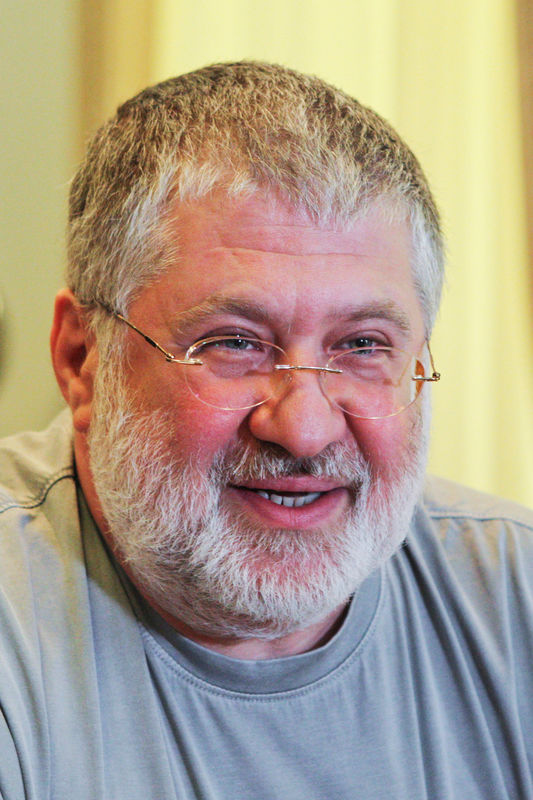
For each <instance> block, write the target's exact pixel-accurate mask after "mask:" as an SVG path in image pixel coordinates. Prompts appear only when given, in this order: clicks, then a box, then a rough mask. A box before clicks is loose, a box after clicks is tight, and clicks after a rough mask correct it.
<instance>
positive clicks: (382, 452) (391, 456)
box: [348, 409, 419, 474]
mask: <svg viewBox="0 0 533 800" xmlns="http://www.w3.org/2000/svg"><path fill="white" fill-rule="evenodd" d="M418 420H419V412H418V410H417V411H415V410H413V411H411V410H409V409H408V410H407V411H404V412H403V413H401V414H398V415H397V416H396V417H389V418H386V419H376V420H372V419H364V420H362V419H356V418H355V417H352V418H351V419H350V421H349V423H348V425H349V427H350V430H351V432H352V435H353V437H354V439H355V441H356V443H357V446H358V448H359V450H360V451H361V453H362V454H363V456H364V458H365V460H366V461H367V462H368V463H369V464H370V465H371V467H372V469H373V470H374V471H375V472H376V473H377V474H386V473H387V472H388V471H389V470H390V469H391V468H394V467H395V466H397V465H398V462H399V461H401V460H404V459H405V457H406V454H407V453H408V452H409V451H411V450H412V448H413V446H415V445H416V442H417V436H418V427H419V426H418Z"/></svg>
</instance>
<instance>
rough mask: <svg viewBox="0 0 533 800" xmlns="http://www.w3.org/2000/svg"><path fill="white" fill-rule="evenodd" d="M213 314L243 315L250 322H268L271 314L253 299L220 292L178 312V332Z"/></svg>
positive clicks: (199, 322)
mask: <svg viewBox="0 0 533 800" xmlns="http://www.w3.org/2000/svg"><path fill="white" fill-rule="evenodd" d="M215 314H233V315H235V316H237V317H244V318H246V319H249V320H251V321H252V322H263V323H265V322H268V320H269V319H272V314H271V313H270V312H269V311H268V310H267V308H266V306H265V305H263V304H262V303H258V302H256V301H253V300H244V299H241V298H236V297H227V296H226V295H222V294H213V295H211V296H210V297H208V298H206V299H205V300H204V301H203V302H202V303H199V304H198V305H197V306H193V307H192V308H189V309H187V311H182V312H180V313H179V314H178V315H177V317H176V319H175V323H174V324H175V326H176V330H177V332H178V333H185V332H187V331H188V330H190V329H191V328H194V327H195V326H196V325H200V324H201V323H202V322H205V321H206V320H208V319H210V318H211V317H213V316H214V315H215Z"/></svg>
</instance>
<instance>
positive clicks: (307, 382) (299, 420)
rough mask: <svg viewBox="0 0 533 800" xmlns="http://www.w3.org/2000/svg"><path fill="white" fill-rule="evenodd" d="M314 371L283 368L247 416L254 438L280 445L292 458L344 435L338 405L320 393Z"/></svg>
mask: <svg viewBox="0 0 533 800" xmlns="http://www.w3.org/2000/svg"><path fill="white" fill-rule="evenodd" d="M318 377H319V375H318V372H317V371H316V370H309V372H307V371H303V370H302V371H293V372H289V371H287V378H284V380H283V382H282V385H281V386H279V387H278V390H277V391H276V393H275V394H274V395H273V396H272V397H271V398H270V399H269V400H267V401H266V402H265V403H263V404H262V405H260V406H257V407H256V408H254V409H252V410H251V412H250V415H249V418H248V425H249V428H250V431H251V433H252V435H253V436H255V438H256V439H260V440H261V441H268V442H272V443H275V444H278V445H280V446H281V447H283V448H284V449H285V450H286V451H287V452H289V453H291V455H293V456H294V457H295V458H308V457H312V456H314V455H317V454H318V453H320V452H322V450H324V448H325V447H327V445H328V444H331V443H332V442H336V441H340V440H341V439H342V438H344V436H345V432H346V420H345V417H344V414H343V412H342V411H341V409H340V408H338V407H337V406H335V405H334V404H333V403H332V402H331V401H330V400H329V399H328V397H327V396H326V395H325V394H324V392H323V389H322V386H321V384H320V382H319V380H318Z"/></svg>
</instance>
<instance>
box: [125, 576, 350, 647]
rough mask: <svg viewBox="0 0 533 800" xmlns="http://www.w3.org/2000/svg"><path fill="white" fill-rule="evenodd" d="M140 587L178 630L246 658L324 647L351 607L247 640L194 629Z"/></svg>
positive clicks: (160, 613)
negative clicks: (301, 625)
mask: <svg viewBox="0 0 533 800" xmlns="http://www.w3.org/2000/svg"><path fill="white" fill-rule="evenodd" d="M130 577H131V576H130ZM137 589H139V590H140V591H141V594H143V597H144V598H145V600H146V601H147V602H148V603H149V604H150V605H151V606H152V608H154V609H155V610H156V611H157V613H158V614H159V615H160V616H161V617H162V618H163V619H164V620H165V621H166V622H167V623H168V624H169V625H171V626H172V627H173V628H174V629H175V630H176V631H178V633H180V634H182V635H183V636H186V637H187V638H188V639H191V640H192V641H193V642H196V643H197V644H200V645H202V647H206V648H208V649H209V650H213V651H214V652H216V653H220V654H221V655H224V656H229V657H230V658H238V659H242V660H247V661H263V660H267V659H274V658H285V657H288V656H295V655H299V654H300V653H307V652H309V651H311V650H315V649H316V648H318V647H322V646H323V645H325V644H326V643H327V642H328V641H329V640H330V639H331V638H332V637H333V636H334V635H335V634H336V633H337V631H338V630H339V628H340V627H341V625H342V622H343V620H344V617H345V615H346V611H347V608H348V605H347V604H343V605H341V606H338V607H337V608H335V609H334V610H333V611H332V612H330V614H328V615H327V616H326V617H324V618H323V619H321V620H320V621H319V622H316V623H313V624H312V625H309V626H308V627H306V628H302V629H301V630H297V631H293V633H289V634H287V635H286V636H281V637H279V638H278V639H254V638H253V637H249V638H246V639H239V638H237V637H235V638H219V637H215V636H210V635H209V634H204V633H199V632H198V631H195V630H194V629H193V628H191V627H190V626H189V625H186V624H185V623H184V622H182V621H181V620H179V619H177V618H176V617H174V616H172V615H171V614H169V613H168V612H167V611H164V610H163V609H162V608H160V607H159V606H158V605H157V603H154V602H153V600H151V599H150V598H149V597H147V596H146V595H145V594H144V593H143V592H142V589H140V587H139V586H137Z"/></svg>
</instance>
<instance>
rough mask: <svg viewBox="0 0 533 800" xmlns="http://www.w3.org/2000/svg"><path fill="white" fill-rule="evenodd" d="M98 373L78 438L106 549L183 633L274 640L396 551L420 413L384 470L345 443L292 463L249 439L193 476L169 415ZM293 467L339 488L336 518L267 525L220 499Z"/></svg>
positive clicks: (334, 602) (421, 455) (406, 511)
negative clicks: (307, 525) (86, 454)
mask: <svg viewBox="0 0 533 800" xmlns="http://www.w3.org/2000/svg"><path fill="white" fill-rule="evenodd" d="M103 372H104V370H103ZM105 373H107V374H106V375H101V376H100V375H99V376H98V378H97V384H96V391H95V402H94V406H93V417H92V421H91V429H90V436H89V446H90V456H91V470H92V474H93V480H94V484H95V488H96V492H97V494H98V498H99V500H100V503H101V505H102V509H103V513H104V516H105V518H106V522H107V524H108V527H109V531H110V534H111V538H112V541H113V544H114V547H115V549H116V552H117V555H118V557H119V559H120V560H121V561H122V563H123V564H124V565H125V566H126V568H127V569H128V571H129V572H130V574H131V575H132V576H133V578H134V581H135V583H136V584H137V585H138V587H139V588H140V589H141V591H142V592H143V594H144V595H145V596H147V597H148V598H149V599H151V600H152V601H153V602H155V603H156V604H157V605H158V606H159V607H160V608H161V609H162V610H163V611H165V612H167V613H169V614H170V615H171V616H173V617H175V618H177V619H178V620H181V621H182V622H184V623H185V624H187V625H188V626H189V627H190V628H192V629H193V630H195V631H197V632H199V633H204V634H209V635H211V636H219V637H235V636H236V637H242V638H244V637H252V636H253V637H256V638H264V639H273V638H278V637H280V636H283V635H286V634H288V633H291V632H292V631H295V630H297V629H300V628H304V627H306V626H308V625H311V624H312V623H313V622H315V621H318V620H320V619H321V618H324V617H325V616H326V615H327V614H328V613H329V612H331V611H332V610H333V609H335V608H336V607H337V606H339V605H340V604H342V603H344V602H346V601H347V600H348V598H349V597H350V595H351V594H353V593H354V592H355V591H356V589H357V588H358V586H360V584H361V583H362V582H363V581H364V580H365V578H366V577H368V575H369V574H370V573H371V572H372V571H374V570H375V569H376V568H377V567H379V566H380V565H381V564H382V563H383V562H384V561H385V560H387V559H388V558H389V557H390V556H391V555H392V554H393V553H394V552H395V551H396V550H397V549H398V548H399V547H400V545H401V543H402V541H403V540H404V538H405V535H406V533H407V530H408V527H409V523H410V519H411V516H412V513H413V509H414V506H415V503H416V500H417V498H418V495H419V492H420V488H421V483H422V480H423V475H424V472H425V456H426V450H427V444H426V442H427V427H428V425H427V421H428V419H429V409H426V412H427V413H425V414H422V415H421V417H420V418H418V420H417V421H416V423H415V425H414V430H413V437H412V439H413V440H414V441H415V442H417V444H416V446H415V445H409V446H408V447H406V449H405V452H404V453H403V454H402V459H401V463H397V464H396V465H395V466H394V467H391V468H390V469H388V470H387V475H373V474H372V472H371V469H370V467H369V465H368V463H367V462H366V461H365V460H364V458H363V456H362V455H361V453H360V452H359V450H358V449H357V447H356V446H355V444H354V447H353V448H348V447H346V446H345V445H340V444H332V445H330V446H328V448H326V450H324V451H323V452H322V453H320V454H319V455H318V456H316V457H314V458H312V459H294V458H292V457H291V456H290V455H289V454H287V453H286V452H285V451H284V450H283V449H282V448H279V447H277V446H275V445H270V444H268V443H262V442H257V441H253V442H252V441H250V442H241V443H239V445H238V446H237V447H235V448H232V449H231V450H229V451H226V452H224V453H221V454H219V455H218V457H217V458H216V459H215V461H214V463H213V465H212V466H211V468H210V469H209V470H207V471H206V472H202V471H201V470H199V469H198V468H197V467H196V466H195V465H194V464H192V463H190V462H188V461H184V460H182V459H181V458H180V455H179V453H178V454H176V453H173V451H172V443H173V441H175V439H174V435H173V432H174V431H175V430H176V428H177V427H178V423H177V422H176V419H175V415H173V413H172V412H169V411H167V410H164V409H161V410H158V411H157V412H152V413H149V414H143V413H140V412H138V411H136V410H133V409H132V408H131V406H130V403H129V401H128V399H127V397H126V392H125V390H124V389H123V382H122V380H121V379H120V377H118V376H119V371H118V370H116V369H115V370H114V371H112V372H111V370H110V369H109V367H108V365H106V368H105ZM110 383H111V384H114V385H113V386H110ZM110 398H113V400H110ZM295 474H298V475H301V474H309V475H313V476H315V477H331V478H334V479H338V480H339V482H340V483H342V484H344V485H348V486H349V493H350V502H349V510H348V511H347V512H346V513H345V515H344V518H343V519H342V520H341V521H338V522H337V524H336V525H335V526H327V527H325V528H324V529H323V530H322V529H315V530H311V531H309V530H305V531H298V530H296V531H295V530H284V529H279V530H273V529H272V528H267V527H263V526H260V525H256V524H254V523H253V522H252V521H251V520H250V519H249V518H248V517H247V516H246V515H245V514H238V513H235V511H233V510H232V511H231V512H230V511H229V510H228V509H225V508H224V506H223V503H222V502H221V495H222V492H223V491H224V489H225V488H226V487H227V486H228V485H230V484H232V485H238V484H240V483H242V482H244V481H247V480H254V479H268V478H279V477H283V476H289V475H295Z"/></svg>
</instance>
